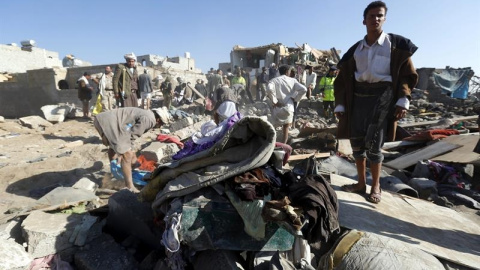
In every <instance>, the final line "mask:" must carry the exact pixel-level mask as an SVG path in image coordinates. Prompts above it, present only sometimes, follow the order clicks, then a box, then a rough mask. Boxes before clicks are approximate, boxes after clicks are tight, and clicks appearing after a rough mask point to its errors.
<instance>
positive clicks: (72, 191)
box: [37, 187, 98, 206]
mask: <svg viewBox="0 0 480 270" xmlns="http://www.w3.org/2000/svg"><path fill="white" fill-rule="evenodd" d="M97 200H98V197H97V196H95V194H94V193H93V192H91V191H88V190H84V189H76V188H73V187H57V188H55V189H54V190H52V191H50V192H49V193H47V194H45V196H43V197H42V198H40V199H38V201H37V204H39V205H43V206H48V205H60V204H68V203H71V204H75V203H78V202H88V201H97Z"/></svg>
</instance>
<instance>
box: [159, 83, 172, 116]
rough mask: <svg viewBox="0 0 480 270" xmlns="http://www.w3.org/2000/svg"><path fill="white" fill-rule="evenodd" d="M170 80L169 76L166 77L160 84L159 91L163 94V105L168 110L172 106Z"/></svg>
mask: <svg viewBox="0 0 480 270" xmlns="http://www.w3.org/2000/svg"><path fill="white" fill-rule="evenodd" d="M170 80H171V79H170V77H167V78H166V79H165V81H164V82H162V85H161V86H160V91H162V94H163V106H164V107H166V108H167V109H168V110H170V107H171V106H172V99H173V86H172V83H171V82H170Z"/></svg>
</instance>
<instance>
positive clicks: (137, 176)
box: [110, 159, 150, 186]
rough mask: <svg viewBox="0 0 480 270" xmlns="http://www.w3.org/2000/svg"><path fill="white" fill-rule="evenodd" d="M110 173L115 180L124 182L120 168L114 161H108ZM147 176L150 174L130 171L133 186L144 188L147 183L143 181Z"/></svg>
mask: <svg viewBox="0 0 480 270" xmlns="http://www.w3.org/2000/svg"><path fill="white" fill-rule="evenodd" d="M110 172H111V173H112V175H113V177H115V178H116V179H117V180H125V177H124V176H123V172H122V167H121V166H120V164H118V163H117V160H116V159H114V160H112V161H110ZM147 174H150V172H147V171H139V170H132V180H133V183H135V185H139V186H145V185H146V184H147V182H145V181H143V179H144V177H145V176H146V175H147Z"/></svg>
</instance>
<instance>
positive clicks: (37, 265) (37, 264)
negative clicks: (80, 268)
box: [28, 254, 73, 270]
mask: <svg viewBox="0 0 480 270" xmlns="http://www.w3.org/2000/svg"><path fill="white" fill-rule="evenodd" d="M48 269H55V270H73V267H72V266H71V265H70V264H69V263H68V262H66V261H62V259H61V258H60V255H58V254H51V255H47V256H45V257H42V258H36V259H34V260H33V261H32V263H31V264H30V266H29V267H28V270H48Z"/></svg>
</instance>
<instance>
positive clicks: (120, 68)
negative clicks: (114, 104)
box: [113, 53, 140, 107]
mask: <svg viewBox="0 0 480 270" xmlns="http://www.w3.org/2000/svg"><path fill="white" fill-rule="evenodd" d="M124 58H125V60H126V61H127V62H126V63H125V64H118V65H117V68H116V69H115V74H114V75H113V92H114V94H115V98H116V99H117V100H119V101H120V104H121V106H122V107H138V98H140V95H139V93H138V73H137V66H136V62H135V61H136V56H135V54H134V53H129V54H126V55H125V56H124Z"/></svg>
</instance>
